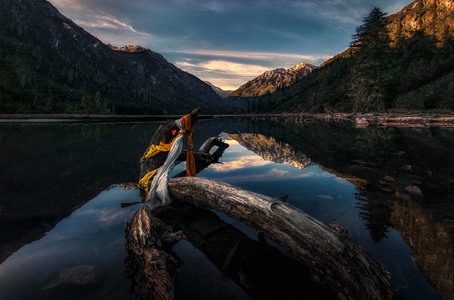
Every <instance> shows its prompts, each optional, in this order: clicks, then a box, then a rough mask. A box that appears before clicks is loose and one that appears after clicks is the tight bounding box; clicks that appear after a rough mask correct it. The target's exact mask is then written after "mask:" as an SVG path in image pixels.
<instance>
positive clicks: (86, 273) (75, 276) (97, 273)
mask: <svg viewBox="0 0 454 300" xmlns="http://www.w3.org/2000/svg"><path fill="white" fill-rule="evenodd" d="M104 277H105V274H104V272H103V271H102V270H101V269H100V268H98V267H96V266H93V265H81V266H76V267H72V268H69V269H66V270H63V271H61V272H60V274H58V276H57V278H55V279H54V280H52V281H51V282H50V283H49V284H48V285H46V286H45V287H43V290H44V291H53V290H57V289H58V290H61V289H81V288H82V289H83V288H91V287H95V286H97V285H100V284H101V283H102V281H103V280H104Z"/></svg>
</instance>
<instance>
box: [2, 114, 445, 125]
mask: <svg viewBox="0 0 454 300" xmlns="http://www.w3.org/2000/svg"><path fill="white" fill-rule="evenodd" d="M181 116H182V115H97V114H0V124H1V123H102V122H156V121H165V120H169V119H178V118H180V117H181ZM216 117H245V118H268V117H269V118H279V117H285V118H294V119H295V120H296V121H297V122H298V123H299V122H305V121H311V120H322V121H334V122H337V121H350V122H354V123H355V125H356V127H367V126H414V127H424V126H444V127H454V112H451V111H449V112H448V111H443V112H438V111H436V112H411V111H399V112H389V113H318V114H313V113H275V114H219V115H208V114H207V115H204V114H201V115H199V119H211V118H216Z"/></svg>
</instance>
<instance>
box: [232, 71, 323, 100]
mask: <svg viewBox="0 0 454 300" xmlns="http://www.w3.org/2000/svg"><path fill="white" fill-rule="evenodd" d="M314 69H316V67H315V66H313V65H311V64H308V63H305V62H302V63H299V64H297V65H295V66H293V67H291V68H288V69H285V68H277V69H274V70H269V71H266V72H264V73H262V74H261V75H259V76H257V77H256V78H254V79H252V80H250V81H248V82H247V83H245V84H243V85H242V86H240V87H239V88H238V89H237V90H235V91H233V92H231V93H230V94H229V95H228V97H257V96H263V95H265V94H269V93H274V92H275V91H276V90H277V89H280V88H284V87H288V86H290V85H292V84H293V83H295V82H296V81H298V80H300V79H301V78H303V77H305V76H307V75H308V74H310V73H311V72H312V71H313V70H314Z"/></svg>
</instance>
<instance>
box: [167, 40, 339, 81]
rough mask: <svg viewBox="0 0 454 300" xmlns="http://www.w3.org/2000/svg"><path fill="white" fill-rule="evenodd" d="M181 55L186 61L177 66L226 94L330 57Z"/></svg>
mask: <svg viewBox="0 0 454 300" xmlns="http://www.w3.org/2000/svg"><path fill="white" fill-rule="evenodd" d="M173 52H174V51H173ZM178 54H179V56H180V58H185V59H183V60H179V61H177V62H176V63H175V65H176V66H177V67H178V68H180V69H182V70H184V71H186V72H188V73H191V74H193V75H195V76H197V77H199V78H200V79H202V80H204V81H209V82H211V83H212V84H214V85H215V86H218V87H220V88H222V89H224V90H235V89H237V88H238V87H239V86H241V85H243V84H244V83H246V82H247V81H249V80H252V79H254V78H255V77H257V76H259V75H261V74H262V73H264V72H266V71H269V70H272V69H276V68H291V67H293V66H295V65H297V64H299V63H301V62H308V63H313V64H315V65H318V64H320V63H321V62H323V61H325V60H327V59H329V58H330V57H331V56H328V55H325V56H317V55H312V56H311V55H300V54H283V53H277V52H276V53H273V52H244V51H222V50H212V51H208V50H201V49H200V50H194V51H180V52H178Z"/></svg>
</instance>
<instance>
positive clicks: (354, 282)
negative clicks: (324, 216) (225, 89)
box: [169, 177, 392, 300]
mask: <svg viewBox="0 0 454 300" xmlns="http://www.w3.org/2000/svg"><path fill="white" fill-rule="evenodd" d="M169 193H170V195H171V198H172V199H174V201H177V200H178V201H188V202H190V203H193V204H194V205H196V206H198V207H201V208H207V209H215V210H217V211H220V212H223V213H225V214H227V215H229V216H231V217H233V218H235V219H237V220H239V221H241V222H243V223H245V224H247V225H249V226H252V227H253V228H255V229H256V230H257V231H258V232H259V233H263V234H265V235H266V236H268V237H269V238H270V239H272V240H273V241H275V242H276V243H278V244H279V245H281V246H282V247H284V248H285V249H287V250H289V251H290V252H291V253H293V254H294V255H295V256H296V257H298V258H299V260H300V262H301V263H302V264H303V265H304V266H305V267H307V268H308V269H309V270H310V272H311V277H312V279H313V280H314V281H316V282H319V283H321V284H324V285H325V286H326V287H328V288H330V289H331V290H332V291H333V292H334V293H335V294H336V295H337V297H338V298H339V299H377V300H378V299H391V297H392V291H391V286H390V283H389V279H390V274H389V272H388V271H387V270H386V268H385V267H384V266H383V265H382V264H381V263H379V262H378V261H376V260H374V259H373V258H372V257H371V256H369V255H368V253H367V252H366V251H365V250H364V249H363V248H361V247H360V246H358V245H357V244H356V243H355V242H354V241H353V240H352V239H351V238H348V237H346V236H345V235H343V234H342V233H340V232H339V231H336V230H335V229H334V228H332V227H330V226H328V225H326V224H324V223H322V222H320V221H318V220H316V219H314V218H312V217H311V216H309V215H307V214H305V213H304V212H303V211H301V210H299V209H297V208H295V207H293V206H291V205H289V204H287V203H284V202H281V201H277V200H275V199H273V198H270V197H267V196H264V195H260V194H256V193H252V192H249V191H246V190H242V189H239V188H236V187H233V186H231V185H228V184H226V183H221V182H217V181H212V180H208V179H206V178H199V177H181V178H173V179H171V180H170V181H169Z"/></svg>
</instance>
